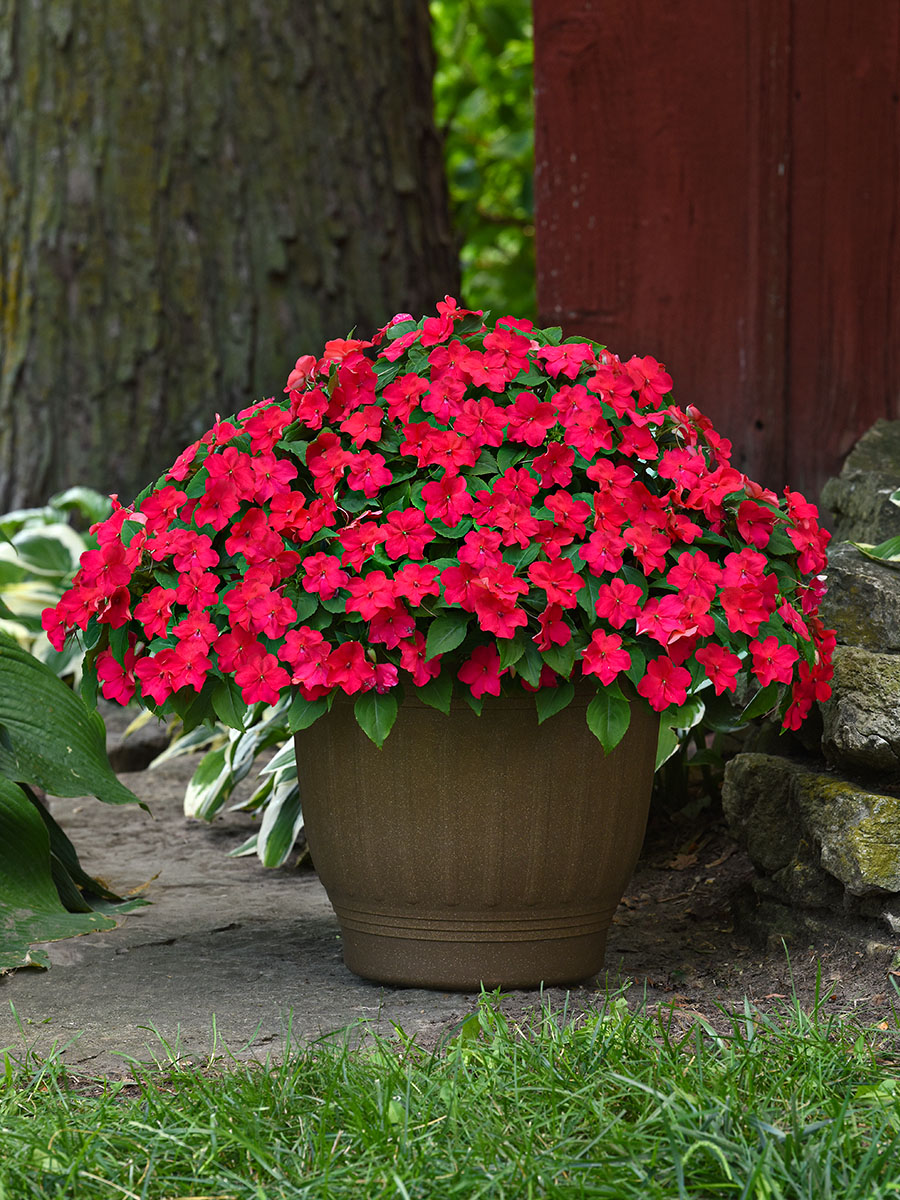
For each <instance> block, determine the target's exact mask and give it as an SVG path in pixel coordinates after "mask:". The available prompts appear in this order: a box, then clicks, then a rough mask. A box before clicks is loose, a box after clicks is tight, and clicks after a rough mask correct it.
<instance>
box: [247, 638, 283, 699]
mask: <svg viewBox="0 0 900 1200" xmlns="http://www.w3.org/2000/svg"><path fill="white" fill-rule="evenodd" d="M234 682H235V683H236V684H237V685H238V687H239V688H240V689H241V697H242V698H243V701H244V703H245V704H257V703H259V702H260V701H262V702H263V703H264V704H277V702H278V699H279V697H280V695H281V692H282V691H283V690H284V688H286V687H287V686H288V684H289V683H290V682H291V677H290V675H288V673H287V671H286V670H285V669H284V667H282V666H280V665H279V663H278V659H277V658H276V657H275V655H274V654H266V653H265V652H264V651H263V650H262V648H260V647H257V650H256V653H250V654H248V655H247V657H246V659H245V660H244V662H243V664H242V665H241V666H240V667H238V668H237V669H236V670H235V672H234Z"/></svg>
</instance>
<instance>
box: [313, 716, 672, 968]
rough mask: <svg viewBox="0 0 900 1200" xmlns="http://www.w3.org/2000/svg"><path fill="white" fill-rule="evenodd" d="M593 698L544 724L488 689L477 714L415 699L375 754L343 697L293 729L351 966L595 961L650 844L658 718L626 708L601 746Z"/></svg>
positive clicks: (588, 964) (317, 851)
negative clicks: (592, 723) (625, 717)
mask: <svg viewBox="0 0 900 1200" xmlns="http://www.w3.org/2000/svg"><path fill="white" fill-rule="evenodd" d="M589 700H590V694H589V693H584V694H578V695H576V697H575V699H574V700H573V702H572V703H571V704H570V705H569V707H568V708H566V709H564V710H563V711H562V712H561V713H558V714H557V715H556V716H554V717H551V718H550V719H549V720H548V721H546V722H545V723H544V724H543V725H538V723H537V715H536V713H535V709H534V702H533V701H532V699H531V698H530V697H526V696H522V697H512V698H508V699H507V698H504V699H496V700H495V699H492V698H491V697H488V698H487V700H486V702H485V707H484V713H483V714H482V716H481V717H478V716H476V715H475V714H474V713H473V712H472V710H471V709H470V708H469V707H468V705H466V704H459V705H456V704H454V706H453V709H452V711H451V713H450V715H449V716H445V715H444V714H443V713H440V712H436V711H435V710H434V709H432V708H428V707H426V706H425V705H424V704H422V703H421V702H419V701H417V700H407V701H406V702H404V703H403V705H402V706H401V709H400V713H399V715H398V717H397V721H396V724H395V725H394V728H393V731H392V732H391V735H390V736H389V737H388V739H387V741H386V742H385V744H384V747H383V749H382V750H378V749H377V748H376V747H375V746H374V745H373V744H372V742H370V741H369V739H368V738H367V737H366V736H365V734H364V733H363V732H362V730H361V729H360V728H359V726H358V725H357V724H356V720H355V718H354V716H353V705H352V703H350V702H348V701H339V702H336V703H335V705H334V707H333V708H332V710H331V712H330V713H328V714H327V716H325V717H323V718H322V719H321V720H320V721H318V722H317V723H316V724H315V725H314V726H312V727H311V728H310V729H308V730H304V731H303V732H301V733H298V734H297V735H296V738H295V746H296V751H297V771H298V776H299V781H300V795H301V798H302V803H303V814H304V821H305V824H306V834H307V837H308V839H309V846H310V851H311V853H312V858H313V862H314V863H315V866H316V869H317V871H318V873H319V877H320V879H321V881H322V883H323V885H324V887H325V890H326V891H327V893H328V897H329V899H330V901H331V903H332V905H333V906H334V910H335V912H336V913H337V916H338V920H339V922H340V925H341V930H342V933H343V944H344V961H345V962H346V964H347V966H348V967H349V968H350V969H351V970H352V971H355V972H356V973H357V974H358V975H362V976H364V977H365V978H367V979H374V980H378V981H379V982H382V983H391V984H401V985H408V986H414V987H430V988H440V989H449V990H459V991H469V990H471V989H477V988H478V987H479V986H480V985H481V984H484V986H485V987H498V986H499V987H507V988H509V987H537V986H539V985H540V984H541V983H544V984H548V985H549V984H566V983H575V982H577V981H579V980H582V979H586V978H587V977H588V976H590V975H594V974H596V972H597V971H599V970H600V968H601V966H602V965H603V955H604V951H605V946H606V933H607V930H608V928H609V924H610V921H611V920H612V915H613V913H614V911H615V909H616V906H617V904H618V903H619V900H620V899H621V897H622V893H623V892H624V890H625V887H626V885H627V883H628V880H629V878H630V876H631V873H632V871H633V870H634V866H635V863H636V862H637V858H638V854H639V853H640V849H641V843H642V841H643V837H644V831H645V827H646V823H647V811H648V807H649V803H650V791H651V786H652V780H653V768H654V763H655V757H656V741H657V735H658V731H659V717H658V715H656V714H655V713H652V712H651V711H650V710H649V709H648V708H646V707H645V706H644V705H643V704H633V705H632V717H631V726H630V728H629V730H628V733H627V734H626V736H625V738H624V739H623V741H622V742H621V743H620V745H619V746H617V747H616V749H615V750H614V751H613V752H612V753H611V754H610V755H608V756H606V755H604V754H603V751H602V749H601V747H600V744H599V742H597V740H596V738H595V737H594V736H593V734H592V733H591V732H590V730H589V729H588V727H587V724H586V722H585V708H586V706H587V704H588V702H589Z"/></svg>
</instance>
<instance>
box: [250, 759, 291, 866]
mask: <svg viewBox="0 0 900 1200" xmlns="http://www.w3.org/2000/svg"><path fill="white" fill-rule="evenodd" d="M275 779H276V782H275V785H274V786H273V788H272V795H271V796H270V798H269V801H268V803H267V804H266V807H265V809H264V810H263V815H262V822H261V824H260V827H259V834H258V839H257V846H256V853H257V855H258V856H259V859H260V861H261V862H262V864H263V866H264V867H280V866H281V865H282V863H284V862H286V861H287V859H288V857H289V855H290V853H291V850H292V849H293V846H294V842H295V841H296V840H297V837H298V835H299V833H300V830H301V829H302V828H303V809H302V807H301V804H300V788H299V787H298V785H297V776H296V772H294V773H293V776H292V775H291V774H290V773H289V772H287V771H285V772H284V773H283V774H282V776H281V777H278V776H276V777H275Z"/></svg>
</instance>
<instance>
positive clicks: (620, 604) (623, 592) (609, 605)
mask: <svg viewBox="0 0 900 1200" xmlns="http://www.w3.org/2000/svg"><path fill="white" fill-rule="evenodd" d="M643 598H644V593H643V591H642V590H641V589H640V588H639V587H638V585H637V584H636V583H626V582H625V580H624V579H618V578H616V579H611V580H610V581H609V583H601V584H600V586H599V588H598V589H597V599H596V601H595V603H594V609H595V611H596V613H597V616H598V617H602V618H603V619H604V621H608V622H609V623H610V625H612V627H613V628H614V629H621V628H622V627H623V625H625V623H626V622H627V621H633V620H634V618H635V617H636V616H637V615H638V613H639V612H640V611H641V602H642V600H643Z"/></svg>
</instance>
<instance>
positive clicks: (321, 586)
mask: <svg viewBox="0 0 900 1200" xmlns="http://www.w3.org/2000/svg"><path fill="white" fill-rule="evenodd" d="M300 565H301V566H302V567H303V570H304V571H305V572H306V574H305V575H304V577H303V579H302V581H301V584H302V587H303V590H304V591H305V592H313V593H315V594H316V595H319V596H321V597H322V599H323V600H331V599H332V598H333V597H334V596H335V595H336V594H337V592H338V589H339V588H342V587H346V585H347V583H348V582H349V579H350V576H349V575H348V574H347V572H346V571H342V570H341V568H340V564H339V563H338V560H337V559H336V558H335V557H334V555H333V554H326V553H325V552H324V551H322V550H320V551H319V552H318V553H317V554H309V555H307V557H306V558H304V559H303V561H302V562H301V564H300Z"/></svg>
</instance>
